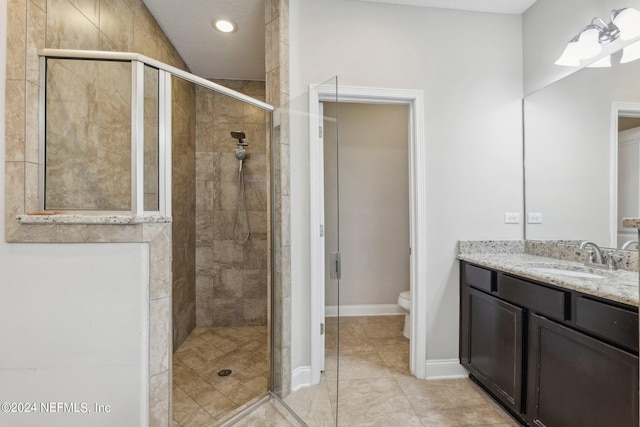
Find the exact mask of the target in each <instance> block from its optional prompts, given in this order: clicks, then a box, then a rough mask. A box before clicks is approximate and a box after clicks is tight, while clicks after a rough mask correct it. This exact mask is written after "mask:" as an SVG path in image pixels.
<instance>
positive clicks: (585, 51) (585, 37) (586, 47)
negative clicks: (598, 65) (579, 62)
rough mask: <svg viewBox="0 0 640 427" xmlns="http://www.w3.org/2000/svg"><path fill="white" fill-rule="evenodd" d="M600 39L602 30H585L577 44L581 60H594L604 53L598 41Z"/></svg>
mask: <svg viewBox="0 0 640 427" xmlns="http://www.w3.org/2000/svg"><path fill="white" fill-rule="evenodd" d="M599 37H600V30H599V29H598V28H595V27H594V28H589V29H587V30H584V31H583V32H582V34H580V37H578V42H577V43H576V45H577V46H576V47H577V49H578V50H577V52H578V55H579V59H589V58H593V57H594V56H596V55H597V54H599V53H600V52H601V51H602V46H601V45H600V42H599V41H598V40H599Z"/></svg>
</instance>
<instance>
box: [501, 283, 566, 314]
mask: <svg viewBox="0 0 640 427" xmlns="http://www.w3.org/2000/svg"><path fill="white" fill-rule="evenodd" d="M498 295H500V296H501V297H502V298H504V299H506V300H509V301H512V302H514V303H516V304H520V305H522V306H524V307H527V308H529V309H530V310H531V311H533V312H536V313H541V314H545V315H547V316H550V317H554V318H556V319H562V320H565V319H566V316H565V299H566V297H567V294H566V293H565V292H563V291H559V290H556V289H551V288H547V287H545V286H541V285H536V284H535V283H531V282H527V281H525V280H520V279H516V278H514V277H509V276H505V275H502V274H501V275H499V276H498Z"/></svg>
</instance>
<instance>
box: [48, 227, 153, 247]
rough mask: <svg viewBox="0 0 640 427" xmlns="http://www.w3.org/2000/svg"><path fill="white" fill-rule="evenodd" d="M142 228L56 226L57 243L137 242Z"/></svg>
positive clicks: (140, 237)
mask: <svg viewBox="0 0 640 427" xmlns="http://www.w3.org/2000/svg"><path fill="white" fill-rule="evenodd" d="M141 239H142V228H141V227H138V226H136V225H58V242H59V243H66V242H73V243H79V242H96V243H101V242H104V243H107V242H114V243H118V242H139V241H140V240H141Z"/></svg>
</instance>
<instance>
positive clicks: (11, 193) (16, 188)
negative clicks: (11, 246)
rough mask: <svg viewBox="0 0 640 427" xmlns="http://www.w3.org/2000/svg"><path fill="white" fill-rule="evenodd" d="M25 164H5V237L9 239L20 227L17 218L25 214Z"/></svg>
mask: <svg viewBox="0 0 640 427" xmlns="http://www.w3.org/2000/svg"><path fill="white" fill-rule="evenodd" d="M24 170H25V166H24V162H6V163H5V196H4V203H5V204H4V215H5V224H6V228H5V236H7V238H9V237H10V236H11V235H12V234H13V233H14V232H15V231H16V230H17V229H18V227H19V226H20V225H19V224H18V223H17V222H16V221H15V216H16V215H18V214H22V213H24V212H25V209H24V175H25V173H24Z"/></svg>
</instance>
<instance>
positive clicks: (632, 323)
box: [576, 297, 638, 352]
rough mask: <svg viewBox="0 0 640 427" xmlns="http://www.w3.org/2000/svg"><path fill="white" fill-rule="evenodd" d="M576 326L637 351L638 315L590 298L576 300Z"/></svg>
mask: <svg viewBox="0 0 640 427" xmlns="http://www.w3.org/2000/svg"><path fill="white" fill-rule="evenodd" d="M576 326H578V327H579V328H583V329H585V330H587V331H590V332H593V333H594V334H596V335H599V336H601V337H603V338H605V339H608V340H610V341H612V342H614V343H616V344H620V345H622V346H623V347H625V348H628V349H630V350H633V351H635V352H637V351H638V313H635V312H633V311H630V310H625V309H623V308H619V307H616V306H613V305H609V304H606V303H603V302H600V301H595V300H592V299H590V298H585V297H577V298H576Z"/></svg>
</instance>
